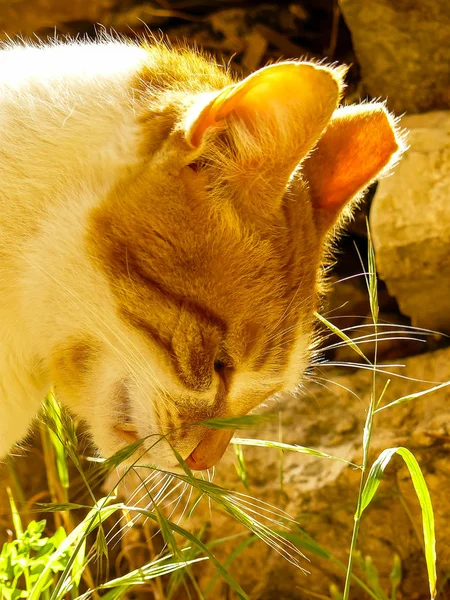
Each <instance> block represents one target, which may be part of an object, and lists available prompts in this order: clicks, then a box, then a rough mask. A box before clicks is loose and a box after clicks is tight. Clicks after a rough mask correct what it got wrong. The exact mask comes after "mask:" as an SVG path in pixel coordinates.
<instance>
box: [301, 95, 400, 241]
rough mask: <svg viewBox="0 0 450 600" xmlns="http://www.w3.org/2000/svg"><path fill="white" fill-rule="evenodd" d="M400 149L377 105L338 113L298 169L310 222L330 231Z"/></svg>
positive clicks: (391, 122) (389, 121)
mask: <svg viewBox="0 0 450 600" xmlns="http://www.w3.org/2000/svg"><path fill="white" fill-rule="evenodd" d="M403 149H404V144H403V140H402V138H401V136H400V135H399V134H398V132H397V130H396V127H395V121H394V119H393V118H392V117H391V115H390V114H389V113H388V112H387V111H386V109H385V107H384V105H383V104H379V103H372V104H360V105H356V106H347V107H343V108H339V109H338V110H336V112H335V113H334V115H333V118H332V119H331V121H330V123H329V125H328V128H327V129H326V131H325V133H324V134H323V136H322V137H321V138H320V140H319V142H318V143H317V146H316V147H315V148H314V150H313V152H312V153H311V154H310V156H309V157H308V158H307V159H306V160H305V161H304V162H303V164H302V172H303V174H304V176H305V178H306V180H307V182H308V185H309V189H310V197H311V200H312V203H313V208H314V211H315V215H316V222H317V223H318V226H319V229H320V230H321V231H322V232H325V231H327V230H328V229H330V228H331V227H332V226H333V225H334V223H335V222H336V220H337V219H338V217H339V215H340V214H341V212H342V210H343V209H344V207H345V206H346V205H347V204H348V203H349V201H350V200H352V199H353V198H355V197H356V196H358V194H360V193H361V192H362V191H364V189H365V188H366V187H367V186H368V185H369V184H370V183H372V182H373V181H374V180H375V179H377V178H378V177H379V176H380V175H381V174H383V173H384V172H386V171H387V170H388V169H389V168H390V167H391V166H392V165H393V163H394V162H396V160H398V158H399V156H400V154H401V152H402V150H403Z"/></svg>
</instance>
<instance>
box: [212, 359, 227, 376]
mask: <svg viewBox="0 0 450 600" xmlns="http://www.w3.org/2000/svg"><path fill="white" fill-rule="evenodd" d="M224 369H225V363H224V362H223V360H215V361H214V371H215V372H216V373H222V372H223V371H224Z"/></svg>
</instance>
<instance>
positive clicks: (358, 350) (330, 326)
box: [314, 312, 372, 365]
mask: <svg viewBox="0 0 450 600" xmlns="http://www.w3.org/2000/svg"><path fill="white" fill-rule="evenodd" d="M314 316H315V317H316V319H318V320H319V321H320V322H321V323H322V324H323V325H325V327H327V328H328V329H329V330H330V331H332V332H333V333H334V334H335V335H337V336H338V337H340V338H341V340H343V341H344V342H345V343H346V344H347V346H349V347H350V348H351V349H352V350H354V351H355V352H356V354H359V356H361V358H363V359H364V360H365V361H366V362H367V363H368V364H369V365H370V364H372V363H371V362H370V360H369V359H368V358H367V356H366V355H365V354H364V352H363V351H362V350H361V348H360V347H359V346H358V344H356V343H355V342H354V341H353V340H352V338H350V337H348V335H347V334H346V333H344V332H343V331H341V330H340V329H339V327H336V325H333V323H331V322H330V321H328V319H325V317H323V316H322V315H320V314H319V313H318V312H315V313H314Z"/></svg>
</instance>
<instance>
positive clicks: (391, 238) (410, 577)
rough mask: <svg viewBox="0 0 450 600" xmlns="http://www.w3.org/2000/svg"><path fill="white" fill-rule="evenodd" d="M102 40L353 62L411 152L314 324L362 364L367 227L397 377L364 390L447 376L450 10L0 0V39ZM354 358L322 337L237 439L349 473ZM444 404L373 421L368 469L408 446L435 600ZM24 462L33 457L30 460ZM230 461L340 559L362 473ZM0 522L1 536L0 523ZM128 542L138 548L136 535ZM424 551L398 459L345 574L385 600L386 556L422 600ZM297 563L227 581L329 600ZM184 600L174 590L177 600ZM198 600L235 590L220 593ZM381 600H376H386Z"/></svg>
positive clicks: (37, 478) (285, 596) (427, 402)
mask: <svg viewBox="0 0 450 600" xmlns="http://www.w3.org/2000/svg"><path fill="white" fill-rule="evenodd" d="M103 28H106V30H109V29H111V28H112V29H114V30H115V31H117V32H119V33H120V34H123V35H126V36H130V37H134V36H136V35H143V34H145V32H146V31H147V29H148V28H149V29H151V30H152V31H153V32H155V33H156V35H157V36H158V35H160V32H163V33H164V34H167V35H168V36H169V37H170V38H171V39H172V40H173V41H175V40H183V39H186V40H187V41H188V42H190V43H195V44H197V46H199V47H203V48H204V49H205V50H207V51H209V52H211V53H213V54H216V55H217V56H218V58H219V60H225V61H227V62H230V64H231V66H232V68H233V69H235V70H236V71H237V72H239V73H241V74H244V75H245V74H247V73H248V72H250V71H252V70H254V69H256V68H258V67H260V66H262V65H263V64H265V63H266V62H267V61H268V60H273V59H277V58H279V57H286V58H296V57H307V58H319V59H320V58H326V59H327V60H329V61H335V60H336V61H339V62H344V63H346V64H350V65H351V68H350V71H349V76H348V84H349V85H348V91H347V97H346V100H345V101H346V102H353V101H357V100H359V99H360V98H366V97H367V98H382V99H387V104H388V106H389V107H390V108H391V109H392V110H393V111H394V112H395V114H396V115H399V116H402V115H404V116H402V119H401V126H402V127H404V128H406V129H407V130H409V137H408V144H409V150H408V151H407V153H406V155H405V156H404V158H403V160H402V161H401V163H400V165H399V166H398V168H397V169H396V171H395V173H394V175H393V176H391V177H390V178H388V179H386V180H384V181H383V182H381V183H380V184H379V185H378V186H374V187H373V189H371V190H370V192H369V193H368V194H367V197H366V201H365V203H364V204H363V206H362V207H361V210H360V211H358V213H357V215H356V217H355V220H354V221H353V223H351V224H350V226H349V228H348V233H347V234H346V235H345V236H344V238H343V240H342V242H341V251H340V252H339V255H338V263H337V266H336V267H335V268H334V270H333V271H332V273H331V279H332V281H333V282H334V283H333V285H332V287H331V291H330V295H329V297H328V298H327V304H326V306H325V307H324V311H323V314H325V315H326V316H327V318H329V319H330V320H333V322H334V323H335V324H336V325H337V326H338V327H341V328H344V327H346V328H350V329H348V330H347V332H348V334H349V335H350V336H351V337H354V338H355V339H358V340H360V339H361V336H367V337H364V338H362V340H363V342H364V345H362V346H361V348H362V349H363V350H364V351H365V352H366V354H367V355H368V356H369V358H371V357H373V354H374V343H373V339H372V338H371V337H370V334H372V333H373V328H372V327H371V326H370V323H371V319H370V314H369V313H370V311H369V302H368V295H367V291H366V288H365V282H364V277H363V276H361V272H362V266H361V262H360V256H361V257H362V260H363V262H364V261H365V260H366V256H367V229H366V219H367V218H368V219H369V222H370V227H371V232H372V237H373V243H374V246H375V251H376V258H377V266H378V271H379V277H380V282H379V302H380V323H382V326H381V327H380V329H381V331H382V332H383V335H382V337H383V338H385V339H384V340H383V341H381V342H380V344H379V349H378V360H379V361H383V362H384V364H385V365H393V366H383V367H382V369H383V370H385V371H388V372H389V373H391V374H390V375H383V374H382V375H380V377H379V382H378V384H377V386H378V389H379V390H381V389H382V388H383V385H384V382H385V380H386V378H390V379H391V384H390V385H389V387H388V391H387V393H386V397H385V402H386V403H387V402H389V401H392V400H395V399H396V398H398V397H401V396H405V395H407V394H410V393H415V392H418V391H421V390H423V389H426V388H429V387H432V386H433V385H436V384H437V383H440V382H445V381H448V380H450V347H449V338H448V337H447V335H448V334H450V293H449V292H450V201H449V200H450V199H449V189H450V112H449V107H450V87H449V82H450V76H449V64H450V44H449V40H450V4H449V2H448V0H339V2H338V1H337V0H335V1H333V0H303V1H302V2H282V1H279V2H270V1H269V2H267V3H261V2H242V1H239V0H236V1H231V0H230V1H222V2H219V1H218V0H208V1H207V0H205V1H204V2H199V1H198V0H159V1H154V2H147V1H145V0H71V1H70V2H69V1H65V0H0V38H3V39H6V38H8V37H14V36H16V35H21V36H23V37H25V38H29V37H32V36H34V35H36V36H38V37H39V38H41V39H46V38H47V37H48V36H51V37H53V36H57V37H63V36H64V35H78V34H85V35H88V36H95V35H96V32H98V31H101V30H103ZM0 139H1V138H0ZM389 324H391V325H389ZM412 326H414V327H419V328H421V331H416V330H414V329H411V327H412ZM360 362H361V358H360V357H359V356H358V354H356V353H355V352H354V351H353V350H352V349H351V348H349V346H348V345H345V344H344V345H343V344H339V338H337V337H333V336H331V337H328V339H326V341H325V342H324V350H323V352H322V358H321V364H320V365H318V366H317V367H316V370H315V374H314V377H313V378H312V379H313V381H311V382H310V383H308V384H307V385H306V386H305V389H304V390H303V393H302V394H301V395H300V396H297V397H295V398H285V399H283V400H282V401H281V402H280V403H279V404H277V405H276V406H274V405H272V406H270V407H269V408H268V409H267V410H269V411H270V412H272V413H273V412H274V411H278V412H279V418H278V421H277V422H276V425H268V426H265V428H263V429H258V430H257V431H248V432H247V431H246V432H242V434H240V435H241V436H242V437H258V438H266V439H272V440H279V439H282V440H283V441H284V442H286V443H291V444H301V445H304V446H308V447H313V448H317V449H319V450H321V451H323V452H327V453H329V454H332V455H337V456H340V457H342V458H345V459H346V460H349V461H353V462H356V463H360V461H361V456H362V427H363V423H364V419H365V414H366V408H367V406H368V403H369V396H370V391H371V382H372V374H371V373H370V372H368V371H367V370H365V369H364V368H363V367H364V365H361V366H360V368H358V363H360ZM449 400H450V388H442V389H441V390H439V391H437V392H434V393H433V394H431V395H428V396H423V397H421V398H418V399H416V400H414V401H411V402H408V403H405V404H403V405H401V406H397V407H394V408H392V409H390V410H388V411H383V412H381V413H380V414H379V416H377V417H376V421H375V433H374V439H373V444H372V450H371V458H372V459H375V458H376V456H378V454H379V453H380V452H381V451H382V450H383V449H384V448H387V447H392V446H398V445H404V446H406V447H408V448H409V449H410V450H411V451H412V452H413V453H414V454H415V456H416V457H417V459H418V461H419V463H420V465H421V467H422V469H423V472H424V475H425V477H426V481H427V483H428V486H429V488H430V493H431V497H432V501H433V505H434V509H435V518H436V531H437V553H438V575H439V585H438V588H439V595H438V598H440V599H441V600H444V599H445V598H450V543H449V539H450V529H449V523H450V459H449V454H448V452H449V449H450V402H449ZM35 454H37V455H38V454H39V450H36V452H35V453H34V454H33V453H32V454H31V456H32V457H33V456H34V455H35ZM244 456H245V461H246V467H247V475H248V485H249V491H250V493H251V494H252V495H254V496H256V497H258V498H260V499H261V500H264V501H266V502H271V503H274V504H276V505H277V506H279V507H281V508H283V509H285V510H287V511H288V512H289V513H290V514H291V515H293V516H294V517H295V518H296V519H297V521H298V523H299V524H300V525H301V527H302V528H303V529H304V530H305V531H307V533H308V534H309V535H310V536H311V537H312V538H314V540H316V541H317V542H318V543H319V544H320V545H321V546H323V547H324V548H326V549H327V550H328V551H330V552H331V553H332V554H333V556H334V557H335V558H336V559H338V560H340V561H342V562H344V563H345V562H346V561H347V552H348V547H349V544H350V537H351V528H352V525H353V512H354V509H355V503H356V496H357V489H358V478H359V473H358V472H357V471H355V470H352V469H351V468H349V467H347V466H346V465H345V464H344V463H340V462H337V461H330V460H325V459H318V458H315V457H307V456H304V455H299V454H285V455H280V453H279V452H278V451H277V450H271V449H268V448H245V449H244ZM17 463H18V464H17V465H16V466H17V469H18V471H19V473H20V475H21V477H22V478H23V479H24V480H26V481H27V486H28V488H29V489H28V492H29V494H30V497H31V496H32V495H33V493H35V494H36V493H38V492H39V490H40V489H41V488H40V486H41V485H42V473H37V472H36V465H35V463H36V461H35V460H30V458H28V459H27V460H26V461H25V459H18V460H17ZM233 463H235V458H234V453H233V451H232V450H230V451H229V452H228V454H227V455H226V457H225V458H224V460H223V461H222V463H221V464H220V465H219V467H218V469H217V474H216V482H217V483H219V484H223V485H227V486H228V487H232V488H234V489H237V490H239V491H245V488H244V486H243V484H242V482H241V481H240V480H239V478H238V477H237V475H236V470H235V468H234V466H233ZM30 465H32V466H30ZM0 477H1V478H2V481H4V480H6V479H7V478H8V473H7V470H6V467H4V468H3V471H2V472H1V473H0ZM203 511H204V512H203V513H201V512H200V513H199V512H197V516H196V517H195V518H194V519H193V522H192V526H193V527H195V526H198V525H199V524H201V523H203V524H204V523H205V521H206V522H207V529H206V534H205V535H206V537H207V539H211V540H212V539H217V538H219V537H223V536H228V535H230V534H232V533H233V532H237V531H239V527H238V526H237V525H236V526H235V525H234V524H233V523H232V522H230V520H229V519H228V518H225V517H224V516H221V515H220V514H216V513H214V512H213V513H212V514H210V513H209V511H208V509H207V507H206V508H204V509H203ZM0 518H1V519H2V523H3V525H4V526H5V527H7V526H8V517H7V515H3V516H0ZM135 539H136V543H140V542H142V541H143V534H142V533H141V531H140V530H137V531H136V534H135ZM236 545H237V543H236V542H235V543H231V542H230V544H229V545H225V546H224V545H221V546H218V547H217V556H218V557H219V558H221V559H222V560H225V559H226V558H227V557H228V556H229V555H230V553H231V552H232V550H233V548H234V547H235V546H236ZM422 546H423V541H422V533H421V519H420V511H419V508H418V502H417V499H416V497H415V494H414V490H413V488H412V485H411V482H410V479H409V476H408V473H407V470H406V469H405V467H404V465H403V463H402V462H401V460H400V459H394V460H393V461H392V464H391V465H390V466H389V468H388V469H387V471H386V476H385V480H384V481H383V483H382V485H381V486H380V488H379V491H378V493H377V496H376V499H375V501H374V503H373V505H372V506H371V508H370V509H369V510H368V511H367V515H366V516H365V518H364V519H363V523H362V526H361V533H360V540H359V549H360V551H361V555H362V558H361V559H360V560H359V562H358V561H357V562H358V564H357V567H356V572H357V573H358V574H359V575H360V576H361V577H363V578H364V577H366V575H364V571H365V570H366V571H367V569H368V568H369V567H368V566H367V565H368V564H369V565H370V564H371V561H372V562H373V564H374V565H375V567H376V571H377V575H376V577H378V578H379V589H380V590H383V591H384V594H385V595H386V597H389V595H390V591H389V590H390V582H389V574H390V571H391V568H392V564H393V561H394V556H395V555H397V556H398V557H399V559H400V562H401V567H402V576H401V581H400V583H399V587H398V591H397V596H396V598H397V600H402V599H403V600H422V599H425V598H427V597H429V595H428V592H427V590H428V585H427V578H426V569H425V562H424V558H423V547H422ZM367 557H370V558H369V559H367ZM309 558H310V561H311V562H310V563H309V564H306V563H305V567H307V568H308V569H309V570H310V571H311V575H308V576H305V575H303V574H302V573H301V571H299V570H297V569H295V568H294V567H293V566H291V565H290V564H289V563H287V562H286V561H284V560H283V559H282V558H281V557H279V555H278V554H276V553H275V552H273V551H272V550H270V549H268V548H267V547H266V546H264V544H262V543H259V542H258V543H255V544H253V545H252V546H250V547H249V548H248V549H247V550H246V551H245V552H244V553H243V554H241V555H239V558H238V559H237V560H235V561H234V562H233V563H232V564H231V567H230V570H231V572H232V573H233V575H234V576H235V577H236V579H237V580H238V581H239V582H240V584H241V585H242V586H243V587H244V589H245V590H246V591H247V592H248V594H249V596H250V598H252V600H253V599H254V600H274V599H277V600H290V599H294V598H296V599H305V600H307V599H310V598H319V599H326V598H338V597H339V595H338V591H336V590H340V591H342V588H343V576H342V571H340V570H339V568H338V567H336V565H335V564H333V563H332V562H331V561H330V560H325V559H320V558H318V557H317V556H315V555H313V554H310V555H309ZM133 560H134V559H133V558H130V556H129V555H127V557H126V560H125V564H124V565H122V569H126V568H127V565H128V568H135V567H136V566H137V564H133ZM136 560H137V559H136ZM126 561H128V563H127V562H126ZM364 561H365V562H364ZM204 565H205V563H202V568H201V569H198V570H197V572H196V573H197V576H198V578H199V582H200V584H201V585H204V584H205V585H206V583H207V582H208V581H209V580H210V579H211V576H212V569H210V568H209V567H205V566H204ZM364 565H365V566H364ZM373 577H374V576H373ZM365 580H366V579H365ZM333 590H334V591H333ZM154 593H155V594H157V592H154ZM145 594H146V595H145ZM145 594H144V595H142V596H139V597H145V598H149V597H150V598H151V597H152V593H151V592H148V591H147V592H146V593H145ZM186 594H187V592H186V591H185V590H183V591H182V592H181V595H179V598H180V600H182V599H183V598H187V597H188V596H187V595H186ZM333 594H334V595H333ZM135 597H138V596H135ZM156 597H157V598H158V599H159V598H160V597H161V596H157V595H155V598H156ZM162 597H164V596H162ZM193 597H195V593H194V595H193ZM210 597H213V598H215V599H217V600H222V599H223V600H225V599H229V598H233V597H234V596H233V595H232V593H231V592H230V590H229V589H228V587H227V586H226V585H225V584H223V583H218V584H217V585H216V587H215V588H214V590H213V592H212V593H211V595H210ZM351 597H352V598H353V599H354V600H360V599H361V600H363V599H365V598H366V597H368V596H365V595H364V593H363V592H362V591H361V589H360V588H357V587H355V588H354V590H353V595H352V596H351ZM377 597H379V598H380V599H384V600H386V599H385V596H383V595H382V592H379V593H378V596H377Z"/></svg>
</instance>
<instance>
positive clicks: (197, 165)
mask: <svg viewBox="0 0 450 600" xmlns="http://www.w3.org/2000/svg"><path fill="white" fill-rule="evenodd" d="M188 168H189V169H190V170H191V171H193V172H194V173H198V171H199V169H200V161H198V160H194V161H193V162H191V163H189V164H188Z"/></svg>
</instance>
